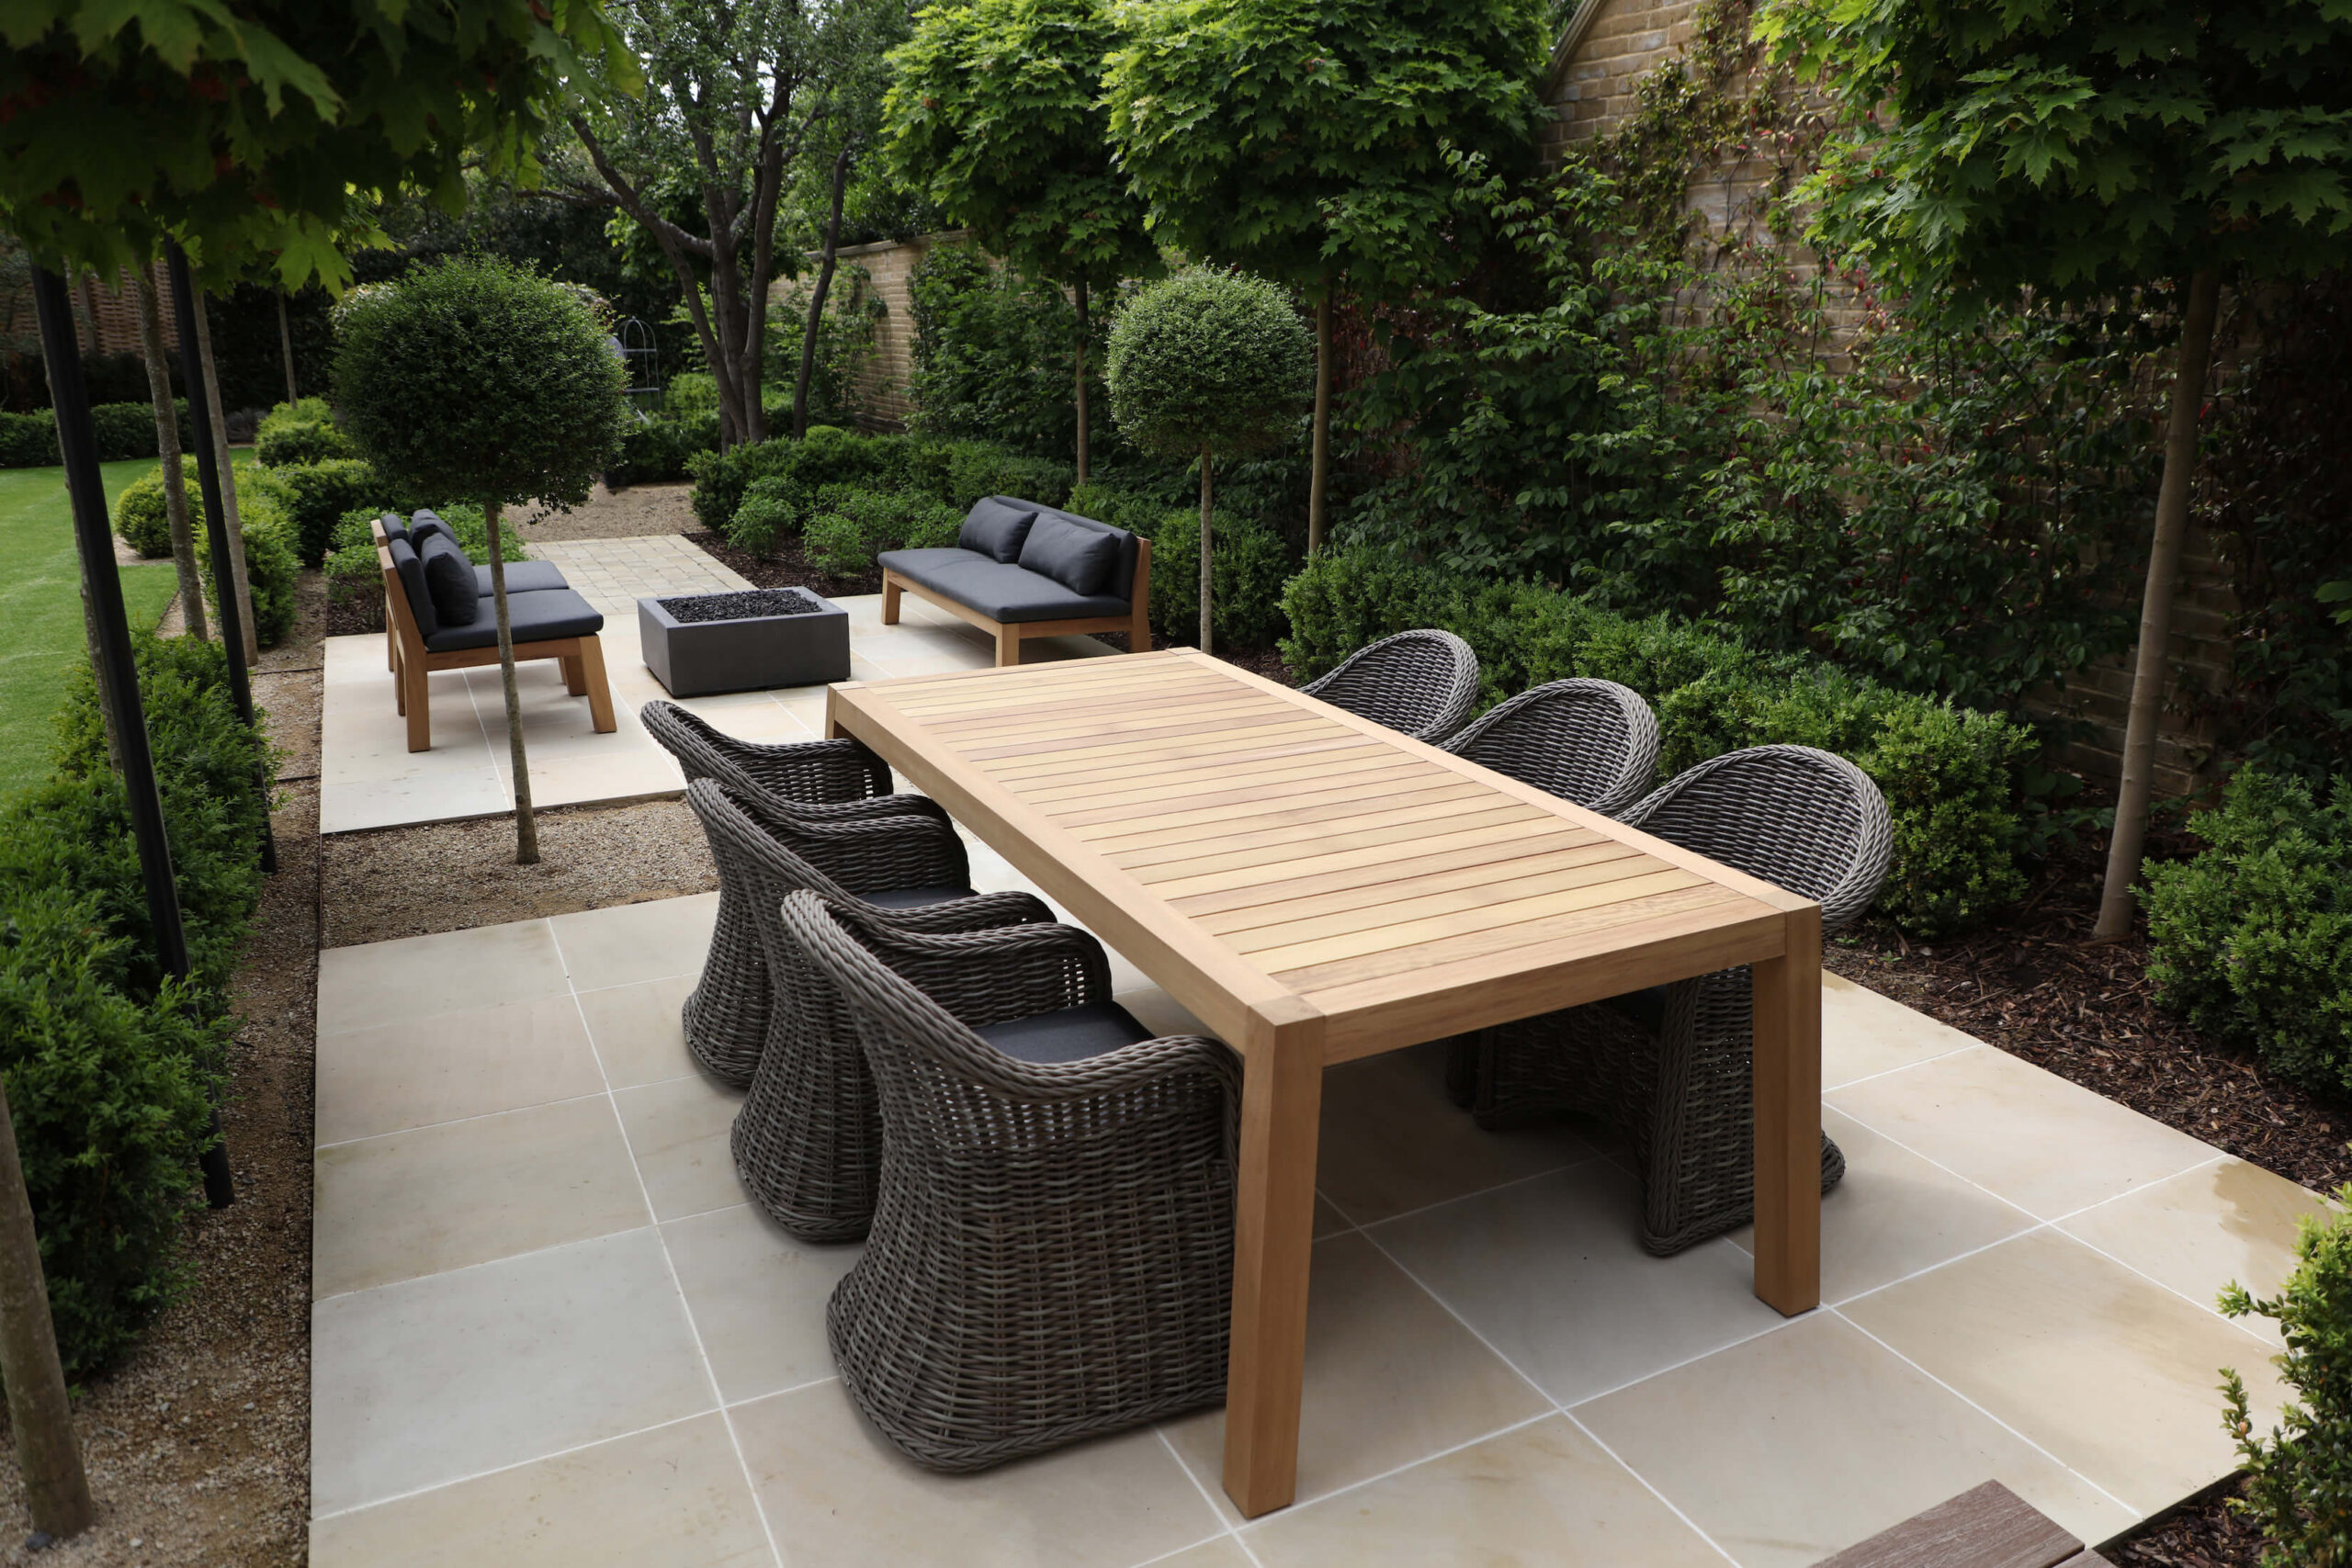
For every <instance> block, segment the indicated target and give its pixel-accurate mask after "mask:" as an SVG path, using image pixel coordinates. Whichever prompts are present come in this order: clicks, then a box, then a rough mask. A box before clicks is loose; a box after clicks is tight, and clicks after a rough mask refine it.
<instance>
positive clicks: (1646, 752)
mask: <svg viewBox="0 0 2352 1568" xmlns="http://www.w3.org/2000/svg"><path fill="white" fill-rule="evenodd" d="M1445 749H1446V750H1449V751H1451V752H1453V754H1454V755H1455V756H1457V757H1466V758H1468V759H1469V760H1470V761H1474V762H1477V763H1480V764H1482V765H1483V766H1486V767H1489V768H1492V769H1494V770H1495V772H1497V773H1509V774H1510V776H1511V777H1512V778H1515V779H1517V780H1519V781H1520V782H1521V783H1522V784H1533V785H1534V786H1535V787H1536V788H1537V789H1540V790H1544V791H1546V792H1548V793H1550V794H1552V795H1558V796H1559V797H1560V798H1561V799H1563V800H1572V801H1574V802H1576V803H1577V805H1578V806H1589V807H1591V808H1592V809H1593V810H1595V811H1598V812H1600V814H1601V815H1603V816H1605V817H1614V816H1616V815H1617V814H1618V813H1619V812H1621V811H1623V810H1624V809H1625V807H1628V806H1631V805H1632V804H1633V803H1634V801H1636V800H1638V799H1640V798H1641V795H1642V792H1643V791H1644V790H1645V789H1647V788H1648V787H1649V784H1650V780H1651V778H1652V777H1653V776H1654V775H1655V774H1656V773H1657V716H1656V715H1655V714H1653V713H1651V712H1650V705H1649V704H1647V703H1645V702H1644V701H1642V699H1641V697H1640V695H1639V694H1637V693H1634V692H1633V691H1630V690H1628V689H1627V688H1625V687H1623V686H1621V685H1619V684H1618V683H1617V682H1614V681H1588V680H1576V681H1554V682H1550V683H1549V684H1546V685H1542V686H1537V687H1534V688H1533V689H1532V690H1530V691H1525V692H1521V694H1519V695H1517V696H1515V697H1513V698H1511V700H1510V701H1509V702H1507V703H1504V704H1503V705H1500V706H1499V707H1496V708H1493V709H1490V710H1489V711H1488V712H1487V713H1486V714H1484V715H1482V716H1479V717H1478V718H1477V719H1476V720H1475V721H1473V722H1472V724H1471V725H1470V726H1469V728H1466V729H1464V730H1463V731H1462V733H1460V734H1459V735H1456V736H1455V737H1454V738H1453V739H1451V740H1448V741H1447V742H1446V743H1445Z"/></svg>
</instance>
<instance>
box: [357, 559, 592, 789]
mask: <svg viewBox="0 0 2352 1568" xmlns="http://www.w3.org/2000/svg"><path fill="white" fill-rule="evenodd" d="M376 541H377V542H376V565H377V567H378V568H379V570H382V572H383V574H384V641H385V644H386V652H387V657H388V658H389V660H390V665H391V671H392V700H393V703H394V705H395V706H396V707H397V709H398V711H399V712H400V714H401V716H403V717H405V718H406V719H407V720H408V749H409V750H412V751H430V750H433V708H432V697H431V695H430V693H429V690H428V688H427V686H426V683H425V679H424V678H425V677H426V676H427V675H430V674H431V673H433V672H434V671H436V670H471V669H475V668H477V667H479V666H481V665H484V664H495V663H497V662H498V644H497V643H495V642H492V644H491V645H490V646H489V647H487V648H458V649H450V650H449V651H448V652H447V653H432V652H428V651H427V650H426V649H425V646H424V632H423V631H422V630H421V629H419V628H418V626H417V624H416V615H415V613H414V612H413V610H411V609H410V608H409V603H408V591H407V590H406V589H404V588H402V587H401V572H400V568H398V567H396V566H394V565H393V564H392V552H391V547H390V545H388V544H387V543H385V541H384V532H383V528H382V526H381V525H378V527H377V529H376ZM485 608H486V611H487V613H489V614H492V615H495V614H497V606H495V605H489V606H485ZM534 659H553V660H559V661H560V662H561V663H562V665H563V689H564V690H565V691H567V692H569V693H571V694H572V695H573V696H575V697H583V696H584V697H586V698H587V699H588V716H589V718H590V720H591V721H592V722H593V723H594V725H595V727H596V733H597V734H599V735H610V734H611V733H612V732H613V731H614V730H615V729H616V728H619V723H618V721H617V720H616V719H615V718H614V717H613V692H612V688H611V687H610V686H609V685H607V684H606V683H605V649H604V645H603V644H602V643H600V642H598V641H597V640H596V634H595V633H594V632H591V633H589V634H588V635H587V636H585V637H549V638H548V639H547V640H546V641H544V642H518V643H516V644H515V663H517V664H521V663H523V662H524V661H525V660H534Z"/></svg>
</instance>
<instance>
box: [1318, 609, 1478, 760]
mask: <svg viewBox="0 0 2352 1568" xmlns="http://www.w3.org/2000/svg"><path fill="white" fill-rule="evenodd" d="M1299 690H1301V691H1303V692H1305V693H1306V694H1307V695H1309V696H1312V697H1320V698H1322V699H1323V700H1324V701H1325V702H1327V703H1329V704H1331V705H1333V706H1334V707H1343V708H1345V709H1347V710H1348V711H1349V712H1350V713H1351V714H1354V715H1356V716H1359V717H1362V718H1368V719H1371V720H1372V721H1373V722H1374V723H1375V724H1385V725H1386V726H1387V727H1388V728H1391V729H1397V730H1402V731H1404V732H1405V733H1406V734H1407V735H1409V736H1411V737H1412V738H1413V739H1416V740H1429V741H1438V740H1442V739H1445V738H1446V737H1447V736H1449V735H1451V734H1453V732H1454V731H1455V730H1457V729H1459V728H1462V721H1463V719H1464V718H1465V717H1467V716H1469V713H1470V706H1471V705H1472V704H1473V703H1475V702H1476V701H1477V700H1478V656H1477V655H1476V654H1475V653H1473V652H1471V651H1470V645H1469V644H1468V643H1466V642H1464V641H1463V640H1462V639H1461V638H1460V637H1455V636H1454V635H1453V633H1452V632H1442V631H1410V632H1398V633H1397V635H1396V636H1394V637H1382V638H1381V639H1380V640H1379V641H1378V642H1375V643H1371V644H1368V645H1366V646H1365V647H1363V648H1360V649H1356V651H1355V652H1353V653H1351V654H1350V655H1348V657H1347V660H1346V661H1345V662H1344V663H1342V664H1341V665H1340V667H1339V668H1338V669H1337V670H1334V671H1331V672H1330V673H1329V674H1328V675H1326V676H1324V677H1323V678H1322V679H1321V680H1319V681H1310V682H1307V683H1306V685H1304V686H1302V687H1300V688H1299Z"/></svg>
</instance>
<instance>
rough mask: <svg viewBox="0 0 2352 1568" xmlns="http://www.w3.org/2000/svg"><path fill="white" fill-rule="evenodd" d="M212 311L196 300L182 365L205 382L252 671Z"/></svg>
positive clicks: (248, 587)
mask: <svg viewBox="0 0 2352 1568" xmlns="http://www.w3.org/2000/svg"><path fill="white" fill-rule="evenodd" d="M211 313H212V312H211V310H210V308H209V306H208V305H207V304H206V303H205V300H204V297H203V296H202V295H200V294H199V295H198V296H197V300H196V353H195V354H194V355H189V354H188V353H187V344H181V345H180V347H181V355H180V363H181V364H183V365H189V364H193V365H195V366H196V367H198V371H199V372H200V373H201V378H202V380H203V382H204V405H205V407H207V408H209V409H210V410H211V411H212V460H213V461H214V462H215V463H217V464H219V465H220V504H221V506H222V507H223V508H225V509H226V514H225V516H224V517H223V519H222V520H223V521H224V522H225V523H226V524H227V525H228V529H229V575H230V577H231V579H232V580H233V581H235V583H236V585H237V625H238V626H240V627H241V628H242V629H243V637H242V640H243V643H244V645H245V667H246V668H247V669H251V668H252V667H253V665H254V661H255V660H258V659H260V657H261V643H260V640H259V638H258V637H257V636H256V634H255V633H254V588H253V584H252V583H251V582H249V581H246V578H245V526H244V524H243V523H242V522H241V521H239V519H238V516H237V476H236V474H235V472H234V471H233V470H232V469H231V468H230V467H229V423H228V421H227V420H226V419H224V418H222V417H221V412H220V368H219V367H217V366H215V365H214V364H213V362H212V323H211V321H209V320H207V318H208V317H209V316H210V315H211ZM197 379H198V378H197V377H190V378H188V380H189V386H188V395H189V396H190V397H194V396H195V395H196V387H195V382H196V380H197Z"/></svg>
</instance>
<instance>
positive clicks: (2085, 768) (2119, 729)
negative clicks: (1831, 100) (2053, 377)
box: [1543, 0, 2237, 795]
mask: <svg viewBox="0 0 2352 1568" xmlns="http://www.w3.org/2000/svg"><path fill="white" fill-rule="evenodd" d="M1697 9H1698V6H1697V0H1584V3H1583V4H1582V5H1580V6H1578V7H1577V11H1576V13H1575V15H1574V17H1572V18H1571V19H1570V21H1569V23H1568V26H1567V28H1566V30H1565V31H1564V32H1563V33H1562V35H1561V37H1560V40H1559V43H1558V45H1557V46H1556V47H1555V49H1554V51H1553V54H1552V64H1551V72H1550V76H1549V79H1548V86H1547V92H1546V96H1547V97H1548V99H1549V101H1550V103H1551V105H1552V107H1553V111H1554V114H1555V121H1554V123H1553V124H1552V125H1551V126H1549V127H1547V128H1546V130H1545V131H1544V137H1543V145H1544V152H1545V154H1546V156H1547V157H1548V158H1554V159H1556V158H1557V157H1558V156H1559V155H1560V153H1561V152H1564V151H1565V150H1566V149H1567V148H1569V147H1572V146H1574V145H1576V144H1577V143H1578V142H1583V141H1591V140H1593V139H1595V138H1597V137H1600V136H1605V135H1607V134H1608V133H1609V132H1611V131H1612V130H1617V129H1618V128H1620V127H1621V126H1623V124H1624V123H1625V120H1626V118H1628V117H1629V116H1630V115H1631V114H1632V113H1633V112H1634V108H1635V107H1636V103H1637V99H1636V96H1635V94H1636V89H1637V88H1638V86H1639V85H1640V83H1641V79H1642V78H1643V77H1644V76H1645V75H1646V74H1647V73H1650V72H1651V71H1654V70H1656V69H1657V67H1658V66H1660V65H1662V64H1665V63H1667V62H1669V61H1672V60H1675V59H1677V58H1679V56H1680V54H1681V53H1682V51H1683V50H1684V48H1685V47H1686V46H1687V45H1688V43H1689V41H1690V39H1691V30H1692V26H1691V24H1692V17H1693V13H1695V12H1696V10H1697ZM1770 173H1771V171H1770V169H1769V168H1768V167H1767V166H1766V165H1764V164H1750V163H1732V164H1724V165H1723V166H1720V167H1717V168H1714V169H1706V170H1700V171H1697V172H1696V173H1695V174H1694V175H1693V177H1692V179H1691V208H1692V209H1693V210H1694V211H1696V212H1698V213H1700V214H1702V216H1703V217H1704V218H1705V219H1706V220H1707V222H1708V225H1709V226H1710V227H1711V228H1712V229H1713V231H1715V232H1717V233H1721V232H1723V231H1725V230H1738V231H1746V232H1753V222H1754V215H1755V212H1756V208H1757V201H1756V198H1757V197H1758V195H1759V193H1760V192H1761V190H1762V187H1763V182H1764V181H1765V180H1766V179H1767V178H1769V177H1770ZM1789 259H1790V261H1791V262H1792V265H1794V266H1795V268H1796V269H1797V270H1798V272H1799V273H1800V275H1802V276H1810V275H1811V274H1812V273H1813V272H1814V271H1815V268H1816V264H1815V259H1814V258H1813V257H1812V255H1811V254H1792V255H1791V256H1790V258H1789ZM1837 315H1838V311H1837V310H1836V309H1835V308H1834V307H1833V309H1832V319H1833V321H1835V320H1836V318H1837ZM1827 346H1828V350H1829V352H1828V355H1827V357H1828V358H1829V360H1830V363H1831V364H1832V365H1833V366H1836V365H1837V364H1838V358H1839V355H1838V352H1837V348H1838V345H1837V344H1836V343H1835V342H1833V343H1831V344H1829V345H1827ZM2138 603H2139V602H2138V598H2137V596H2136V594H2135V595H2134V597H2133V599H2132V609H2133V611H2134V614H2135V617H2136V613H2137V609H2138ZM2236 607H2237V601H2236V596H2235V594H2234V593H2233V591H2232V587H2231V583H2230V578H2229V570H2228V568H2227V566H2226V564H2225V563H2223V562H2222V560H2221V559H2220V558H2217V557H2216V556H2215V555H2214V553H2213V550H2212V547H2211V544H2210V542H2209V541H2207V540H2205V539H2203V538H2202V537H2199V536H2196V535H2193V534H2192V536H2191V537H2190V539H2189V542H2188V551H2187V554H2186V557H2185V558H2184V560H2183V562H2182V569H2181V581H2180V585H2179V590H2178V593H2177V597H2176V599H2175V600H2174V605H2173V635H2172V639H2171V640H2172V647H2171V650H2170V651H2171V655H2172V660H2173V672H2172V673H2173V678H2172V680H2171V682H2169V683H2168V687H2167V691H2166V702H2165V722H2164V725H2163V728H2161V730H2160V731H2159V733H2158V738H2157V745H2156V788H2157V789H2158V790H2159V791H2161V792H2163V793H2165V794H2168V795H2182V794H2187V793H2189V792H2190V791H2192V790H2194V789H2196V788H2198V787H2199V786H2200V785H2202V784H2206V783H2208V782H2210V780H2211V776H2212V768H2211V763H2212V760H2213V756H2214V750H2215V749H2214V744H2213V735H2212V727H2211V723H2210V722H2207V721H2194V720H2192V719H2191V718H2190V717H2189V716H2188V713H2187V711H2186V710H2187V709H2188V706H2189V705H2190V704H2189V703H2188V702H2187V701H2185V700H2183V695H2182V694H2184V693H2191V694H2193V693H2196V692H2200V691H2202V692H2211V691H2217V690H2220V689H2221V688H2222V686H2223V685H2224V684H2225V683H2226V682H2228V680H2229V670H2230V645H2229V639H2228V631H2229V618H2230V616H2231V615H2232V614H2233V612H2234V611H2235V609H2236ZM2130 699H2131V655H2130V654H2128V653H2127V654H2125V655H2124V656H2122V657H2121V658H2120V659H2116V660H2110V661H2109V662H2107V663H2105V664H2101V665H2098V666H2094V667H2093V668H2091V669H2089V670H2086V671H2081V672H2079V673H2078V674H2076V675H2075V678H2074V680H2073V681H2072V682H2070V684H2069V687H2068V689H2067V690H2066V691H2065V692H2064V693H2052V694H2045V695H2044V696H2042V697H2041V698H2040V699H2038V700H2036V701H2034V702H2032V703H2030V707H2032V708H2034V709H2035V710H2036V711H2039V712H2041V713H2044V714H2049V715H2054V716H2065V717H2070V718H2075V719H2078V720H2081V721H2082V722H2083V723H2084V724H2085V725H2086V727H2087V730H2086V735H2085V737H2084V738H2083V739H2079V740H2076V741H2074V742H2072V743H2071V744H2069V745H2068V746H2067V747H2066V748H2065V749H2064V752H2063V756H2064V760H2065V761H2066V762H2067V763H2068V764H2069V765H2070V766H2073V767H2075V768H2078V769H2080V770H2081V771H2082V772H2083V773H2084V774H2085V775H2086V777H2089V778H2091V779H2093V780H2094V781H2103V782H2109V783H2112V782H2113V781H2114V780H2115V779H2116V778H2117V777H2118V776H2119V774H2120V771H2121V756H2122V750H2123V730H2124V724H2125V719H2126V716H2127V714H2126V710H2127V706H2128V704H2129V702H2130Z"/></svg>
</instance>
